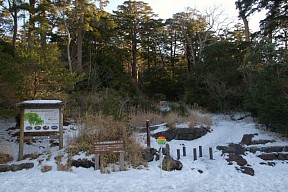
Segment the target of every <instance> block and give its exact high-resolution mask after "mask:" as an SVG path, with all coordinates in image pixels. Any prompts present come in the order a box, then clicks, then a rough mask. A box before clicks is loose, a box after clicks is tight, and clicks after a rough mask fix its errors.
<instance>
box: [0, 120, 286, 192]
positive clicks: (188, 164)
mask: <svg viewBox="0 0 288 192" xmlns="http://www.w3.org/2000/svg"><path fill="white" fill-rule="evenodd" d="M0 124H1V125H2V127H0V129H1V128H2V129H1V132H3V130H5V128H4V127H3V126H6V128H7V126H8V125H10V124H9V123H4V122H3V121H1V122H0ZM159 129H162V130H163V127H160V128H159ZM212 130H213V131H212V132H210V133H208V134H207V135H205V136H204V137H202V138H199V139H196V140H193V141H176V140H172V141H170V142H169V145H170V148H171V155H172V157H173V158H175V159H176V151H177V149H182V146H183V144H184V145H185V146H186V151H187V156H186V157H183V156H181V159H180V161H181V162H182V163H183V169H182V170H181V171H172V172H166V171H162V177H160V168H159V161H153V162H151V163H149V165H148V168H147V169H140V170H138V169H129V170H128V171H123V172H113V173H110V174H101V173H100V172H99V171H94V169H93V168H90V169H85V168H75V167H73V170H72V171H71V172H63V171H56V170H54V169H53V170H52V171H49V172H46V173H42V172H41V170H40V167H39V166H37V164H36V166H35V167H34V168H32V169H30V170H22V171H17V172H4V173H0V191H1V192H12V191H13V192H14V191H27V192H28V191H29V192H34V191H35V192H36V191H37V192H46V191H47V192H56V191H57V192H58V191H61V192H64V191H67V192H72V191H75V192H80V191H81V192H82V191H83V192H85V191H86V192H88V191H89V192H90V191H91V192H92V191H97V192H106V191H107V192H113V191H115V192H129V191H131V192H132V191H133V192H135V191H137V192H154V191H155V192H160V191H161V192H162V191H163V192H180V191H181V192H182V191H183V192H184V191H185V192H204V191H205V192H224V191H226V192H242V191H243V192H247V191H250V192H257V191H269V192H273V191H275V192H282V191H287V188H288V182H287V181H288V178H287V176H288V161H279V160H275V161H273V162H275V163H276V165H275V166H268V165H261V164H260V162H263V160H261V159H260V158H258V157H256V155H255V154H252V153H247V154H246V156H244V158H245V159H246V160H247V161H248V164H250V165H251V167H252V168H253V169H254V170H255V176H250V175H247V174H243V173H240V172H239V171H237V170H236V169H235V166H237V165H236V164H233V165H228V163H227V161H226V160H225V159H226V158H227V156H226V155H222V152H221V151H218V150H217V149H216V146H218V145H228V144H229V143H239V142H240V141H241V139H242V136H243V134H254V133H258V135H257V136H255V138H254V139H273V140H275V141H276V142H274V143H268V144H266V145H265V146H269V145H273V146H276V145H279V146H283V145H288V143H287V140H286V139H284V138H281V137H280V136H279V135H276V134H272V133H269V132H266V131H264V130H259V129H256V128H255V124H254V123H253V121H252V119H249V118H245V119H244V120H241V121H232V120H230V118H229V117H228V116H224V115H213V126H212ZM70 134H71V133H70ZM3 137H4V134H0V139H1V140H0V142H1V143H0V144H1V145H0V146H1V147H2V146H3V144H5V145H6V144H7V145H9V143H8V141H7V139H4V138H3ZM11 141H12V142H13V140H11ZM10 145H11V146H10V147H8V149H9V148H10V149H13V150H14V155H15V154H16V155H17V152H18V151H17V144H10ZM42 145H44V147H45V144H42ZM151 145H152V147H154V148H158V147H159V146H158V144H157V143H156V140H155V139H153V138H152V141H151ZM199 146H202V147H203V157H202V158H198V160H196V161H194V160H193V153H192V151H193V148H198V147H199ZM263 146H264V145H263ZM209 147H212V149H213V157H214V160H210V159H209V153H208V149H209ZM25 150H28V149H27V146H25ZM31 150H32V151H33V150H36V149H35V148H33V149H31ZM42 150H45V148H43V149H42ZM46 150H47V149H46ZM52 151H54V152H53V153H57V148H53V150H52ZM16 155H15V156H16ZM51 159H52V158H51Z"/></svg>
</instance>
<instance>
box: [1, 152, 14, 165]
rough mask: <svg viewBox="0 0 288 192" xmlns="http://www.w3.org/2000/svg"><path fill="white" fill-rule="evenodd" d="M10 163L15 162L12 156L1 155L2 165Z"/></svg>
mask: <svg viewBox="0 0 288 192" xmlns="http://www.w3.org/2000/svg"><path fill="white" fill-rule="evenodd" d="M10 161H13V157H12V156H11V155H9V154H2V153H0V164H5V163H8V162H10Z"/></svg>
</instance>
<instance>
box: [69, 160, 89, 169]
mask: <svg viewBox="0 0 288 192" xmlns="http://www.w3.org/2000/svg"><path fill="white" fill-rule="evenodd" d="M71 165H72V166H75V167H84V168H90V167H94V166H95V163H94V162H92V161H90V160H88V159H77V160H74V159H73V160H71Z"/></svg>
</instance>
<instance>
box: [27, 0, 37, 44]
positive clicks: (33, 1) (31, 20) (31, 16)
mask: <svg viewBox="0 0 288 192" xmlns="http://www.w3.org/2000/svg"><path fill="white" fill-rule="evenodd" d="M29 3H30V6H31V7H32V9H33V11H30V12H29V26H28V35H27V36H28V48H29V49H31V48H32V47H33V46H34V29H35V21H34V18H35V13H34V10H35V4H36V0H29Z"/></svg>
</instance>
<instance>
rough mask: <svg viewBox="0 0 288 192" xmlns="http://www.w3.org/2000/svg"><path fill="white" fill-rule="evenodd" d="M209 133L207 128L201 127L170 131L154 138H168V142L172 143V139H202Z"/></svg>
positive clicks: (155, 135)
mask: <svg viewBox="0 0 288 192" xmlns="http://www.w3.org/2000/svg"><path fill="white" fill-rule="evenodd" d="M208 131H209V129H208V128H206V127H200V128H180V129H169V130H167V131H163V132H158V133H156V134H154V135H153V136H154V137H155V138H157V137H159V136H164V137H166V140H167V141H171V140H172V139H176V140H188V141H191V140H193V139H197V138H200V137H202V136H204V135H205V134H207V133H208Z"/></svg>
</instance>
